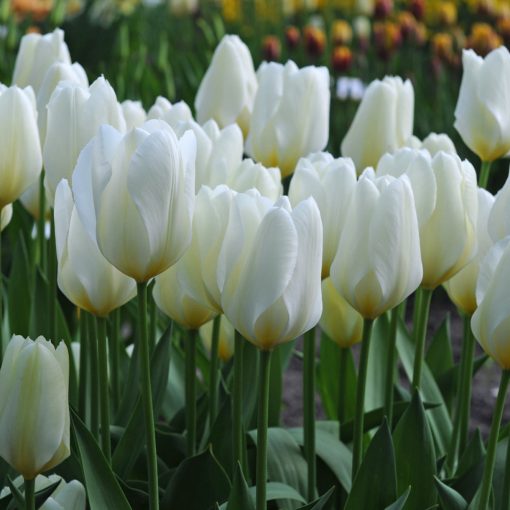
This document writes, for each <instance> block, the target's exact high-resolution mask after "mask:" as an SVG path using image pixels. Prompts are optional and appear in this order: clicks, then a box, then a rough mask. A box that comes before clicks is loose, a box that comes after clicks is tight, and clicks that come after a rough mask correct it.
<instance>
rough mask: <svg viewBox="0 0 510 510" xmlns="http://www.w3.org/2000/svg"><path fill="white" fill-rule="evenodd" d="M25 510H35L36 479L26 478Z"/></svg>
mask: <svg viewBox="0 0 510 510" xmlns="http://www.w3.org/2000/svg"><path fill="white" fill-rule="evenodd" d="M25 510H35V478H32V479H31V480H27V479H26V478H25Z"/></svg>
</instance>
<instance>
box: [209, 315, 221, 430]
mask: <svg viewBox="0 0 510 510" xmlns="http://www.w3.org/2000/svg"><path fill="white" fill-rule="evenodd" d="M220 326H221V315H217V316H216V317H215V318H214V321H213V329H212V338H211V366H210V376H209V426H210V427H211V428H212V426H213V425H214V421H215V420H216V413H217V412H218V362H219V357H218V351H219V345H220Z"/></svg>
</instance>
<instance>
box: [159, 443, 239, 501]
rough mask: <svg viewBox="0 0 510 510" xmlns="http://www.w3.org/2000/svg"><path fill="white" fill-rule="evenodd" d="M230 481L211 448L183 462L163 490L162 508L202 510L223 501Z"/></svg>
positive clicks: (226, 496)
mask: <svg viewBox="0 0 510 510" xmlns="http://www.w3.org/2000/svg"><path fill="white" fill-rule="evenodd" d="M229 492H230V482H229V479H228V477H227V475H226V473H225V471H224V470H223V468H222V467H221V465H220V464H219V463H218V461H217V460H216V458H215V457H214V455H213V454H212V451H211V449H210V448H209V449H207V450H205V451H203V452H202V453H200V454H198V455H196V456H194V457H189V458H187V459H186V460H184V461H183V462H182V463H181V464H180V465H179V467H178V468H177V470H176V471H175V473H174V475H173V477H172V478H171V479H170V482H169V484H168V486H167V488H166V491H165V495H164V497H163V500H162V501H161V508H176V509H181V508H182V509H184V508H185V509H186V510H205V509H208V508H211V507H212V506H214V504H215V503H216V502H220V501H226V499H227V498H228V495H229Z"/></svg>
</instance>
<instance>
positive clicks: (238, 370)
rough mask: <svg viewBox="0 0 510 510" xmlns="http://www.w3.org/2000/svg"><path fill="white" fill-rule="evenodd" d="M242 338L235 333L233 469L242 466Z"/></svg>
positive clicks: (239, 334)
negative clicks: (238, 465) (238, 464)
mask: <svg viewBox="0 0 510 510" xmlns="http://www.w3.org/2000/svg"><path fill="white" fill-rule="evenodd" d="M244 342H245V340H244V338H243V337H242V336H241V333H239V332H238V331H237V330H236V332H235V346H234V385H233V388H232V426H233V431H232V440H233V448H232V451H233V453H234V458H233V464H232V466H233V468H234V469H235V466H236V465H237V462H239V463H240V464H241V466H244V448H243V445H244V441H243V434H244V431H243V349H244Z"/></svg>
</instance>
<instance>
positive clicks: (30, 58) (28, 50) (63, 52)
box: [12, 28, 71, 94]
mask: <svg viewBox="0 0 510 510" xmlns="http://www.w3.org/2000/svg"><path fill="white" fill-rule="evenodd" d="M55 62H62V63H64V64H71V56H70V55H69V49H68V48H67V44H66V43H65V42H64V32H63V31H62V30H60V29H59V28H56V29H55V30H54V31H53V32H51V33H49V34H45V35H41V34H34V33H32V34H26V35H25V36H23V37H22V39H21V44H20V47H19V51H18V54H17V56H16V62H15V64H14V74H13V76H12V83H13V84H14V85H18V86H19V87H27V86H29V85H30V86H31V87H32V88H33V89H34V91H35V93H36V94H37V93H38V92H39V87H40V86H41V85H42V82H43V80H44V78H45V76H46V72H47V71H48V69H49V68H50V67H51V65H52V64H54V63H55Z"/></svg>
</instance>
